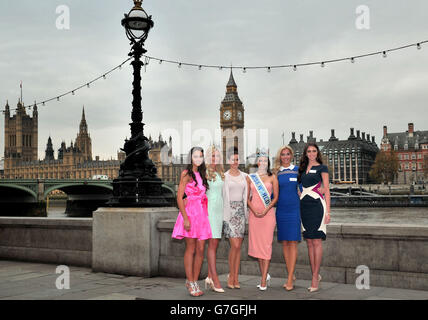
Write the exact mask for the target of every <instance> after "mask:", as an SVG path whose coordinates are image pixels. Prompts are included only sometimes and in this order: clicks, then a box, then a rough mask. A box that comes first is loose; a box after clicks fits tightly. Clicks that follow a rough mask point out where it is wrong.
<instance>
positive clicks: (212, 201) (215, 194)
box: [207, 172, 223, 239]
mask: <svg viewBox="0 0 428 320" xmlns="http://www.w3.org/2000/svg"><path fill="white" fill-rule="evenodd" d="M215 174H216V179H215V181H210V180H208V185H209V186H210V188H209V189H208V191H207V197H208V219H209V221H210V225H211V231H212V237H213V238H214V239H221V231H222V228H223V192H222V190H223V180H222V179H221V176H220V175H219V174H218V173H217V172H216V173H215Z"/></svg>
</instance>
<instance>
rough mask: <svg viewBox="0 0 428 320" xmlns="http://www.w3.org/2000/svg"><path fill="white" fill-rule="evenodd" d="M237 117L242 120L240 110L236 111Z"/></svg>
mask: <svg viewBox="0 0 428 320" xmlns="http://www.w3.org/2000/svg"><path fill="white" fill-rule="evenodd" d="M238 119H239V120H242V112H241V111H238Z"/></svg>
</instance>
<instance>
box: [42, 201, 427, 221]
mask: <svg viewBox="0 0 428 320" xmlns="http://www.w3.org/2000/svg"><path fill="white" fill-rule="evenodd" d="M65 217H66V215H65V204H55V205H52V206H50V207H49V210H48V218H65ZM331 222H335V223H367V224H373V223H386V224H415V225H428V208H427V207H420V208H418V207H413V208H408V207H403V208H397V207H391V208H335V207H333V208H331Z"/></svg>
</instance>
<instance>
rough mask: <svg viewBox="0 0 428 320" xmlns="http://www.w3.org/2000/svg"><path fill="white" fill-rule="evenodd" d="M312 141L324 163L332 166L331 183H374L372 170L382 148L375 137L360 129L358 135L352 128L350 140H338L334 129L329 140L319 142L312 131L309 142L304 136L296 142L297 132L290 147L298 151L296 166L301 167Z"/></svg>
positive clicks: (296, 153) (295, 152) (295, 160)
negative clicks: (307, 145) (304, 150)
mask: <svg viewBox="0 0 428 320" xmlns="http://www.w3.org/2000/svg"><path fill="white" fill-rule="evenodd" d="M308 142H315V143H316V144H317V145H318V147H319V148H320V151H321V153H322V155H323V161H324V164H328V166H329V176H330V182H332V183H343V182H347V183H356V184H366V183H371V182H372V181H371V179H370V177H369V171H370V169H371V167H372V165H373V163H374V161H375V159H376V154H377V153H378V151H379V148H378V147H377V145H376V142H375V137H374V136H372V137H371V140H370V134H367V135H366V134H365V132H362V133H361V135H360V130H357V135H356V136H355V135H354V128H351V129H350V135H349V137H348V139H346V140H339V139H338V138H336V137H335V134H334V129H332V130H331V137H330V138H329V139H328V141H323V140H322V139H321V140H320V141H317V139H316V138H315V137H314V136H313V131H309V136H308V137H307V139H306V142H305V141H304V140H303V134H301V135H300V140H299V141H297V140H296V136H295V132H292V139H291V140H290V142H289V145H290V147H291V148H293V150H294V163H295V164H297V165H298V164H299V162H300V157H301V156H302V154H303V149H304V147H305V145H306V143H308Z"/></svg>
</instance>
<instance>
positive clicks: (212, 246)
mask: <svg viewBox="0 0 428 320" xmlns="http://www.w3.org/2000/svg"><path fill="white" fill-rule="evenodd" d="M206 163H207V166H208V168H207V181H208V185H209V190H208V191H207V197H208V219H209V221H210V225H211V231H212V239H209V240H208V252H207V260H208V277H207V278H206V279H205V288H207V287H208V286H210V287H211V289H213V290H214V291H215V292H224V290H223V289H222V288H221V284H220V281H219V279H218V275H217V269H216V255H217V247H218V243H219V241H220V239H221V233H222V228H223V192H222V190H223V181H224V169H223V164H222V160H221V152H220V151H219V150H218V149H217V148H216V147H215V146H212V147H210V148H208V150H207V153H206Z"/></svg>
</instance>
